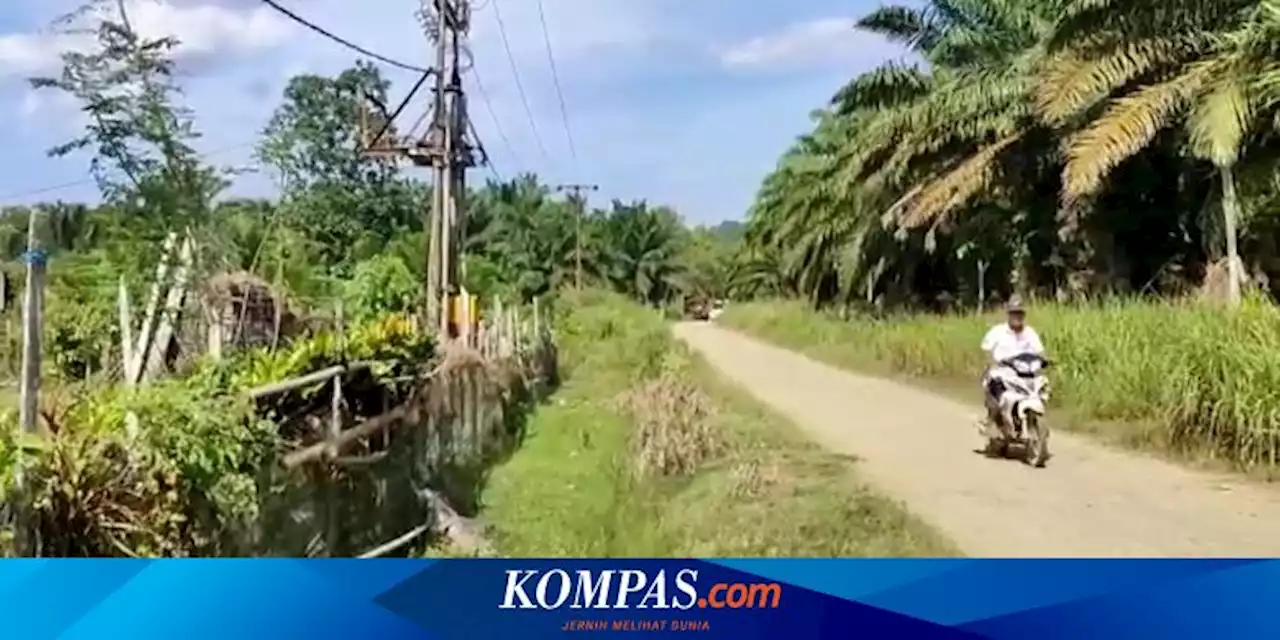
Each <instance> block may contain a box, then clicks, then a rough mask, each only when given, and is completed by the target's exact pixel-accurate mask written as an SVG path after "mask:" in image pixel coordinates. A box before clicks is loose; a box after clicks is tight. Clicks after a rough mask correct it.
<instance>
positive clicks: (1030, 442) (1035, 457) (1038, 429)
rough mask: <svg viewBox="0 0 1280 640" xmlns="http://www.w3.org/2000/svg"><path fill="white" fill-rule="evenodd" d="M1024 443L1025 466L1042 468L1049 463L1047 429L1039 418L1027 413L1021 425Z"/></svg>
mask: <svg viewBox="0 0 1280 640" xmlns="http://www.w3.org/2000/svg"><path fill="white" fill-rule="evenodd" d="M1023 430H1024V433H1025V436H1024V437H1025V441H1026V460H1027V464H1030V465H1032V466H1034V467H1044V465H1045V463H1047V462H1049V429H1048V427H1046V426H1045V425H1044V423H1043V422H1041V421H1040V416H1038V415H1036V414H1034V413H1028V414H1027V417H1026V424H1025V425H1023Z"/></svg>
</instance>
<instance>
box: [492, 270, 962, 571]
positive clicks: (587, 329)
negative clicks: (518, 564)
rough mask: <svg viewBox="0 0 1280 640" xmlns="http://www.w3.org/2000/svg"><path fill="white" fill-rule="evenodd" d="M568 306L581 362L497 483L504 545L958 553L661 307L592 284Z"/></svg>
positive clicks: (645, 551) (732, 552)
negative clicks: (807, 434) (704, 356)
mask: <svg viewBox="0 0 1280 640" xmlns="http://www.w3.org/2000/svg"><path fill="white" fill-rule="evenodd" d="M561 308H562V309H565V310H566V311H567V313H566V314H565V316H564V317H563V318H562V319H561V320H560V323H559V325H558V326H559V327H560V329H561V331H562V334H561V343H560V344H561V347H562V354H563V356H564V359H563V360H564V362H565V363H566V369H567V370H569V371H570V372H571V373H570V375H569V376H567V377H566V382H565V384H564V386H562V387H561V388H560V391H559V393H557V394H556V396H553V398H552V400H551V402H550V403H549V404H548V405H546V406H544V407H543V408H540V409H539V410H538V411H537V412H536V413H535V414H534V415H533V417H532V420H531V423H530V428H529V432H528V437H527V439H526V440H525V442H524V445H523V446H522V447H521V449H520V450H519V451H518V452H516V454H515V455H514V456H513V458H512V459H511V460H510V461H509V462H508V463H506V464H505V465H503V466H501V467H499V468H497V469H495V471H494V473H493V476H492V479H491V483H490V485H489V488H488V490H487V492H486V494H485V501H486V509H485V512H484V516H485V518H486V519H487V520H488V521H489V523H490V525H491V527H492V530H493V532H494V534H495V541H496V542H497V546H498V549H499V550H500V551H501V552H502V553H503V554H505V555H512V556H587V557H617V556H659V557H662V556H678V557H683V556H775V555H776V556H788V555H790V556H920V555H926V556H927V555H952V554H954V553H955V550H954V548H953V547H951V546H950V544H949V543H947V542H946V541H945V540H943V539H942V538H941V537H939V536H938V535H937V534H936V533H934V532H933V531H932V530H931V529H929V528H928V527H926V526H925V525H923V524H921V523H920V522H919V521H917V520H916V519H915V518H913V517H912V516H911V515H910V514H909V513H907V512H906V511H905V509H904V508H903V507H902V506H901V505H899V504H897V503H895V502H892V501H889V500H886V499H884V498H882V497H880V496H878V495H875V494H874V493H872V492H870V491H868V490H867V489H866V488H865V487H863V486H862V485H860V484H859V483H858V482H857V481H856V479H855V477H854V474H853V472H854V466H855V465H854V463H853V462H852V461H851V460H849V459H847V458H842V457H840V456H836V455H833V454H829V453H827V452H825V451H823V450H821V449H820V448H818V447H817V446H815V445H812V444H810V443H809V442H808V441H807V440H805V439H804V438H803V437H802V436H800V435H798V434H797V433H796V432H795V431H794V429H793V428H792V426H791V425H789V424H787V423H786V422H785V421H783V420H781V419H780V418H778V417H777V416H776V415H773V414H771V413H768V412H766V411H764V410H763V409H762V408H761V407H760V406H759V405H758V404H755V403H754V401H752V400H750V399H749V398H747V397H745V396H743V395H742V394H741V393H740V392H739V391H738V390H737V389H735V388H733V387H731V386H727V385H726V384H724V383H723V382H721V381H720V380H719V379H718V377H717V376H716V374H715V373H714V372H713V371H711V370H710V369H709V368H708V367H707V366H706V365H705V364H703V363H702V362H701V361H700V360H698V359H697V358H695V357H694V356H693V355H692V354H690V353H689V352H688V351H687V350H686V349H684V347H683V346H682V345H679V344H678V343H676V342H675V341H674V339H673V338H672V337H671V336H670V333H669V331H668V329H667V327H666V326H665V325H664V324H663V322H662V319H661V318H659V317H658V316H656V315H655V314H653V313H652V312H650V311H647V310H644V309H641V308H640V307H638V306H636V305H634V304H633V303H631V302H629V301H627V300H624V299H621V298H617V297H614V296H603V295H601V294H596V293H591V294H585V295H583V296H581V297H577V298H574V299H571V300H568V301H562V303H561ZM620 398H621V399H622V403H621V404H622V408H623V409H624V410H623V411H619V410H618V409H619V399H620Z"/></svg>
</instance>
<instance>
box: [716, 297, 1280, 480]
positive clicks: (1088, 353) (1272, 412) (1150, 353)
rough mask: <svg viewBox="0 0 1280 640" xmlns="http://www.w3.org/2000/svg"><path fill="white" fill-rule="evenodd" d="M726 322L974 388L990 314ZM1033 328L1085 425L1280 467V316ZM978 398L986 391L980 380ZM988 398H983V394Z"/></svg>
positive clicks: (1048, 317) (1066, 321)
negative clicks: (1158, 436)
mask: <svg viewBox="0 0 1280 640" xmlns="http://www.w3.org/2000/svg"><path fill="white" fill-rule="evenodd" d="M723 321H724V322H726V323H728V324H731V325H733V326H737V327H740V328H742V329H745V330H747V331H749V332H752V333H754V334H756V335H759V336H761V337H764V338H766V339H770V340H773V341H776V342H779V343H781V344H784V345H786V346H790V347H794V348H801V349H804V350H806V351H810V352H812V353H814V354H815V355H817V356H819V357H821V358H823V359H826V360H829V361H833V362H836V363H839V364H844V365H853V366H856V367H862V368H871V369H879V370H888V371H889V372H892V373H902V374H907V375H911V376H918V377H924V378H935V379H945V380H961V381H965V382H968V381H974V380H976V378H977V376H978V375H979V373H980V372H981V370H982V367H983V366H984V365H985V359H984V355H983V354H982V353H981V351H980V350H979V348H978V345H979V342H980V341H981V339H982V335H983V333H984V332H985V331H986V329H987V328H988V327H989V326H991V325H992V324H994V323H996V322H1000V321H1001V318H1000V316H999V315H998V314H990V315H986V316H926V315H917V316H902V317H894V318H887V319H872V318H869V317H855V318H853V319H852V320H851V321H847V322H846V321H841V320H840V319H838V318H837V317H835V316H834V315H830V314H815V313H813V312H812V311H810V310H808V309H806V308H805V307H804V306H803V305H801V304H795V303H753V304H745V305H737V306H734V307H730V308H729V309H728V311H727V312H726V314H725V317H724V320H723ZM1030 322H1031V323H1032V324H1033V325H1034V326H1035V327H1036V329H1037V331H1039V333H1040V334H1041V337H1042V338H1043V339H1044V341H1045V345H1046V348H1047V349H1048V351H1049V355H1050V357H1051V358H1052V359H1053V360H1054V361H1055V364H1056V368H1055V369H1054V371H1053V374H1052V375H1053V378H1052V379H1053V384H1054V389H1055V398H1054V403H1055V404H1058V405H1060V406H1062V407H1064V408H1067V409H1068V410H1069V411H1071V412H1073V413H1076V414H1078V415H1079V416H1080V417H1083V418H1086V419H1094V420H1106V421H1134V422H1143V421H1153V422H1156V423H1158V424H1160V425H1161V426H1162V427H1163V439H1164V440H1165V443H1164V444H1165V445H1166V446H1168V447H1170V448H1172V449H1174V450H1176V451H1179V452H1183V453H1199V454H1204V455H1209V456H1212V457H1215V458H1221V459H1225V460H1228V461H1231V462H1233V463H1235V464H1238V465H1240V466H1244V467H1252V466H1257V465H1271V466H1273V465H1276V464H1277V462H1280V460H1278V458H1280V308H1277V307H1276V306H1275V305H1272V304H1270V303H1266V302H1261V301H1256V300H1253V301H1248V302H1247V303H1246V304H1245V305H1244V306H1243V307H1242V308H1240V309H1239V310H1236V311H1226V310H1223V309H1221V308H1219V307H1216V306H1212V305H1205V304H1200V303H1196V302H1191V301H1147V300H1138V299H1110V300H1104V301H1100V302H1097V303H1095V304H1090V305H1085V306H1078V305H1077V306H1072V305H1060V304H1054V303H1038V304H1035V305H1033V306H1032V307H1031V310H1030ZM974 384H975V387H974V388H975V389H976V383H974ZM976 393H977V392H976V391H975V394H976Z"/></svg>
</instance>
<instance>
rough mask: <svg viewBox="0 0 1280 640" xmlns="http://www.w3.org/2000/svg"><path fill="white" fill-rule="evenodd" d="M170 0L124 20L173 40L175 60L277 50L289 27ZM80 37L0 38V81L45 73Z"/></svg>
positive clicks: (137, 8)
mask: <svg viewBox="0 0 1280 640" xmlns="http://www.w3.org/2000/svg"><path fill="white" fill-rule="evenodd" d="M210 2H216V0H209V1H206V2H204V3H193V2H190V1H181V2H175V1H173V0H159V1H153V0H128V2H127V3H126V6H127V9H128V12H129V19H130V21H131V23H132V24H133V27H134V29H135V30H136V31H137V32H138V34H139V35H141V36H143V37H145V38H159V37H174V38H177V39H178V40H179V42H180V43H181V44H180V45H179V47H178V49H177V51H176V52H175V57H177V58H178V59H179V60H184V59H185V60H188V61H190V60H205V61H207V60H210V59H214V58H218V57H222V56H228V55H236V54H242V53H246V52H250V51H255V50H260V49H264V48H268V47H272V46H275V45H278V44H280V43H282V42H284V41H285V40H286V38H288V37H289V35H290V33H291V32H290V29H291V28H292V25H290V24H288V23H287V22H286V21H284V20H283V19H282V18H280V17H279V16H278V14H276V13H274V12H272V11H271V10H270V9H269V8H267V7H265V6H262V5H258V6H255V7H252V8H235V7H230V6H225V5H219V4H212V3H210ZM88 38H89V37H88V36H85V35H80V34H77V35H69V34H62V33H54V32H32V33H8V34H0V76H5V75H9V76H25V75H31V74H36V73H47V72H49V71H51V70H53V69H56V68H57V66H58V62H59V61H58V55H59V53H60V52H62V51H65V50H77V49H85V48H87V47H88V46H89V45H90V42H89V39H88Z"/></svg>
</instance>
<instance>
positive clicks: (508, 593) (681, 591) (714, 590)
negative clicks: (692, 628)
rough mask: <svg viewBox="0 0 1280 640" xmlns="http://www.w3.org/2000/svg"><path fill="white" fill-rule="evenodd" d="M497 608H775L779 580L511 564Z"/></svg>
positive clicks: (684, 571)
mask: <svg viewBox="0 0 1280 640" xmlns="http://www.w3.org/2000/svg"><path fill="white" fill-rule="evenodd" d="M506 578H507V580H506V588H505V589H504V590H503V596H502V604H500V605H498V608H499V609H541V610H544V611H553V610H556V609H561V608H565V607H567V608H569V609H596V610H598V609H605V610H616V609H679V610H688V609H693V608H695V607H696V608H699V609H776V608H778V607H779V605H780V604H781V602H782V585H780V584H778V583H776V582H756V583H748V582H717V583H714V584H711V585H708V586H707V587H706V588H705V589H699V587H698V571H697V570H696V569H681V570H679V571H676V572H675V573H674V574H673V575H672V576H671V577H670V579H668V576H667V572H666V570H665V569H664V570H659V571H657V572H656V573H654V574H653V575H652V576H650V575H649V574H648V573H647V572H645V571H640V570H637V569H622V570H614V569H607V570H604V571H591V570H587V569H580V570H577V571H573V572H570V571H565V570H564V569H551V570H549V571H539V570H537V569H512V570H508V571H506Z"/></svg>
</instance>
